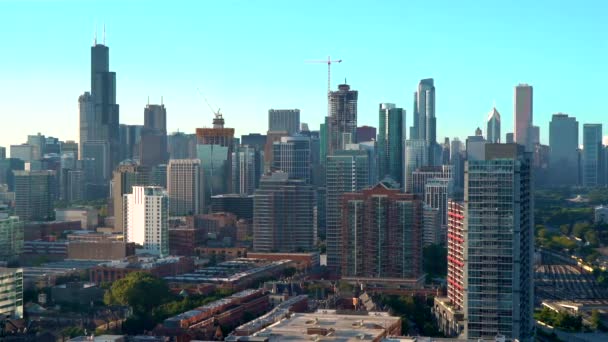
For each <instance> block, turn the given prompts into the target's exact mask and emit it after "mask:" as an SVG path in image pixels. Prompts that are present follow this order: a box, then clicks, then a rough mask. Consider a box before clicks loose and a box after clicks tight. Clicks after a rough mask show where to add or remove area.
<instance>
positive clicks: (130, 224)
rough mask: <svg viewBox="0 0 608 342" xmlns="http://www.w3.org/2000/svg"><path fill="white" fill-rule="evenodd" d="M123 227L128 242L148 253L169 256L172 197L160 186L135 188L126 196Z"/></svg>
mask: <svg viewBox="0 0 608 342" xmlns="http://www.w3.org/2000/svg"><path fill="white" fill-rule="evenodd" d="M123 211H124V213H125V216H124V218H123V227H124V234H125V240H126V242H134V243H136V244H138V245H141V246H143V248H144V250H146V252H149V253H151V254H157V255H160V256H161V257H164V256H167V255H169V196H167V192H166V191H165V190H164V189H163V188H161V187H158V186H134V187H133V193H131V194H126V195H124V198H123Z"/></svg>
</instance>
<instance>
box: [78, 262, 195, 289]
mask: <svg viewBox="0 0 608 342" xmlns="http://www.w3.org/2000/svg"><path fill="white" fill-rule="evenodd" d="M96 263H97V265H96V266H93V267H91V266H89V267H88V268H89V281H91V282H94V283H96V284H100V283H104V282H108V283H111V282H114V281H117V280H119V279H122V278H124V277H126V276H127V275H128V274H129V273H132V272H146V273H150V274H152V275H153V276H155V277H158V278H163V277H175V276H179V275H182V274H187V273H188V272H193V271H194V260H193V259H192V258H190V257H183V256H171V257H165V258H158V257H149V256H137V255H132V256H129V257H127V258H126V259H123V260H115V261H110V262H106V263H101V264H100V263H99V261H97V262H96Z"/></svg>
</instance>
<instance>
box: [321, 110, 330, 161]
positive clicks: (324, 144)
mask: <svg viewBox="0 0 608 342" xmlns="http://www.w3.org/2000/svg"><path fill="white" fill-rule="evenodd" d="M328 128H329V117H328V116H326V117H325V119H324V121H323V123H322V124H320V125H319V160H320V161H321V164H322V165H325V162H326V161H327V151H328V149H329V131H328Z"/></svg>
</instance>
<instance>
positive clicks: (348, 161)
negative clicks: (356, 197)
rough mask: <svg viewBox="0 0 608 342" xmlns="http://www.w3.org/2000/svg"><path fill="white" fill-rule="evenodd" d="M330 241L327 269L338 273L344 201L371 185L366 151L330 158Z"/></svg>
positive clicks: (330, 156)
mask: <svg viewBox="0 0 608 342" xmlns="http://www.w3.org/2000/svg"><path fill="white" fill-rule="evenodd" d="M325 183H326V190H325V194H326V195H325V200H326V201H325V203H326V206H325V209H326V235H327V236H326V241H327V266H328V267H330V268H331V269H332V271H334V272H339V271H340V268H341V265H342V263H341V261H340V260H341V255H342V237H341V235H342V228H341V226H340V218H341V215H342V212H341V204H340V203H341V202H340V201H341V198H342V195H343V194H345V193H349V192H358V191H360V190H362V189H364V188H366V187H368V186H369V156H368V154H367V152H366V151H360V150H341V151H336V152H334V153H333V154H331V155H328V156H327V162H326V182H325Z"/></svg>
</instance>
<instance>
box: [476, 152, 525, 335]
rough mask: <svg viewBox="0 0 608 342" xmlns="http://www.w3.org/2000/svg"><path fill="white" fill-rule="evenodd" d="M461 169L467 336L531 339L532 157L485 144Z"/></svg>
mask: <svg viewBox="0 0 608 342" xmlns="http://www.w3.org/2000/svg"><path fill="white" fill-rule="evenodd" d="M484 157H485V158H484V159H481V160H468V161H467V164H466V168H465V192H464V194H465V196H464V203H465V215H464V216H465V218H464V234H465V238H464V241H465V251H464V266H465V273H464V276H465V283H464V311H465V318H466V320H467V321H466V324H465V335H466V338H467V339H469V340H478V339H493V338H494V336H496V335H497V334H501V335H504V336H505V337H506V339H507V340H513V339H518V340H520V341H531V340H532V339H533V331H534V321H533V317H532V312H533V308H534V301H533V296H534V294H533V289H534V288H533V286H534V282H533V273H532V272H533V255H534V233H533V224H534V212H533V184H532V175H531V165H530V154H529V153H526V152H525V147H524V146H521V145H519V144H487V145H485V156H484Z"/></svg>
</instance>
